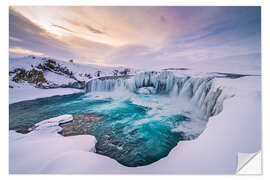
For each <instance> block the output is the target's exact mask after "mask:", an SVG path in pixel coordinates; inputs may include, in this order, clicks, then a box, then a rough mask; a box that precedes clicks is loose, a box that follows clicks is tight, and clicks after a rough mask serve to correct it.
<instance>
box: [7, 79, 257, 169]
mask: <svg viewBox="0 0 270 180" xmlns="http://www.w3.org/2000/svg"><path fill="white" fill-rule="evenodd" d="M219 81H220V82H219V83H222V84H223V85H225V86H226V87H228V88H229V89H230V88H233V90H234V92H235V96H234V97H233V98H230V99H227V100H225V102H224V109H223V111H222V112H221V113H220V114H218V115H217V116H213V117H211V118H210V120H209V123H208V124H207V128H206V130H205V131H204V132H203V133H202V135H201V136H199V137H198V138H197V139H195V140H192V141H185V142H180V143H178V145H177V146H176V147H175V148H174V149H173V150H172V151H171V152H170V154H169V155H168V156H167V157H165V158H163V159H161V160H159V161H157V162H155V163H153V164H151V165H148V166H143V167H137V168H128V167H124V166H122V165H120V164H119V163H117V162H116V161H115V160H113V159H110V158H108V157H105V156H101V155H98V154H95V153H93V147H94V145H93V144H94V142H95V141H94V140H93V137H92V136H89V135H87V136H85V135H81V136H72V137H62V136H61V135H59V134H57V133H56V131H55V121H56V120H53V121H52V120H49V121H48V120H47V121H45V122H47V123H48V122H53V123H52V124H53V126H52V127H53V129H54V131H52V132H51V131H49V132H51V133H29V134H26V135H22V134H18V133H15V132H14V131H10V172H11V173H65V174H66V173H110V174H111V173H157V174H168V173H176V174H177V173H184V174H193V173H195V174H196V173H198V174H202V173H204V174H209V173H214V174H219V173H220V174H227V173H229V174H234V172H235V170H236V168H237V153H238V152H245V153H254V152H257V151H259V150H260V149H261V92H260V83H261V82H260V77H242V78H239V79H219ZM60 119H63V117H61V118H58V119H57V122H59V121H60ZM64 119H65V118H64ZM45 122H44V121H43V122H41V123H40V124H47V123H45ZM43 127H44V128H45V127H48V126H43ZM42 129H43V128H42ZM58 130H59V129H58ZM91 145H92V146H91ZM31 149H34V151H31ZM90 151H91V152H90ZM15 162H16V163H15Z"/></svg>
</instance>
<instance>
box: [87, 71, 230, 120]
mask: <svg viewBox="0 0 270 180" xmlns="http://www.w3.org/2000/svg"><path fill="white" fill-rule="evenodd" d="M116 90H117V91H121V90H128V91H130V92H134V93H138V94H141V93H142V94H163V95H170V96H179V97H181V98H185V99H188V100H189V101H190V102H192V103H193V104H195V105H196V106H198V107H199V109H200V110H201V111H202V112H203V114H204V115H206V117H210V116H213V115H216V114H218V113H219V112H221V111H222V105H223V101H224V100H225V98H227V96H226V94H224V93H223V90H222V88H221V87H219V86H217V85H216V84H215V81H214V77H190V76H186V77H176V76H175V75H174V74H173V73H172V72H169V71H163V72H155V71H152V72H143V73H140V74H137V75H135V76H133V77H130V78H126V79H124V78H119V79H116V78H107V79H103V80H101V79H93V80H90V81H89V82H88V83H87V85H86V92H87V93H91V92H96V91H108V92H111V91H116Z"/></svg>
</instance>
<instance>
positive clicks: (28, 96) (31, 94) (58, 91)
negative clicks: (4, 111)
mask: <svg viewBox="0 0 270 180" xmlns="http://www.w3.org/2000/svg"><path fill="white" fill-rule="evenodd" d="M78 92H82V90H79V89H72V88H55V89H39V88H35V87H33V86H30V85H27V84H25V85H24V86H20V87H16V88H9V104H12V103H16V102H20V101H25V100H33V99H38V98H43V97H50V96H57V95H66V94H72V93H78Z"/></svg>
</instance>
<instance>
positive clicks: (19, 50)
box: [9, 47, 44, 56]
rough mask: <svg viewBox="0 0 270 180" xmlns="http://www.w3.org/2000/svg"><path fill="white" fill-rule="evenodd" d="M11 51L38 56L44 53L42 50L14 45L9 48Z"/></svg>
mask: <svg viewBox="0 0 270 180" xmlns="http://www.w3.org/2000/svg"><path fill="white" fill-rule="evenodd" d="M9 52H10V53H17V54H27V55H36V56H43V55H44V54H43V53H40V52H35V51H32V50H29V49H23V48H20V47H14V48H9Z"/></svg>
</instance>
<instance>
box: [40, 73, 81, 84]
mask: <svg viewBox="0 0 270 180" xmlns="http://www.w3.org/2000/svg"><path fill="white" fill-rule="evenodd" d="M44 77H45V79H46V80H47V81H48V82H52V83H56V84H68V83H73V82H76V80H74V79H71V78H69V77H67V76H63V75H59V74H56V73H53V72H50V71H49V72H45V73H44Z"/></svg>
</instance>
